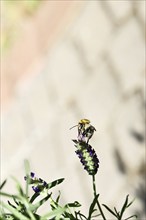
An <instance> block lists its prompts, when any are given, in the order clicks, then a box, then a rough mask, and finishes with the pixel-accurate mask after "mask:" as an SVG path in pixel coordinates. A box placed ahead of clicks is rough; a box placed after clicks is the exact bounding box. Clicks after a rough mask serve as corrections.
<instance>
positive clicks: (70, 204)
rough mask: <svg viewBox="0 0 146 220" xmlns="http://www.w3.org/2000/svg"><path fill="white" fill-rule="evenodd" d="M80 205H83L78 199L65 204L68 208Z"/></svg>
mask: <svg viewBox="0 0 146 220" xmlns="http://www.w3.org/2000/svg"><path fill="white" fill-rule="evenodd" d="M80 206H81V204H80V203H79V202H78V201H75V202H73V203H68V204H66V205H65V207H66V208H67V207H70V208H76V207H80Z"/></svg>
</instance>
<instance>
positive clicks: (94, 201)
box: [88, 194, 99, 219]
mask: <svg viewBox="0 0 146 220" xmlns="http://www.w3.org/2000/svg"><path fill="white" fill-rule="evenodd" d="M98 197H99V194H97V195H96V196H95V197H94V199H93V202H92V203H91V205H90V208H89V216H88V219H91V216H92V213H93V212H94V207H95V205H96V203H97V199H98Z"/></svg>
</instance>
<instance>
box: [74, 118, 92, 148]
mask: <svg viewBox="0 0 146 220" xmlns="http://www.w3.org/2000/svg"><path fill="white" fill-rule="evenodd" d="M74 127H78V140H79V141H84V142H86V143H87V144H88V142H89V140H90V139H91V137H92V136H93V134H94V131H96V129H95V128H94V127H93V126H92V125H90V120H88V119H81V120H80V121H79V123H78V124H77V125H74V126H73V127H71V128H70V129H72V128H74Z"/></svg>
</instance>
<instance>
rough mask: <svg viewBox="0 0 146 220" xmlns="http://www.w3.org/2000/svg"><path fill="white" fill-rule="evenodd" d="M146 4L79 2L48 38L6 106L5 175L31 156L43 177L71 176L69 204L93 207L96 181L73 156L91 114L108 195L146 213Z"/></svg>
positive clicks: (101, 187) (19, 170)
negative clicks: (82, 122) (81, 125)
mask: <svg viewBox="0 0 146 220" xmlns="http://www.w3.org/2000/svg"><path fill="white" fill-rule="evenodd" d="M47 4H48V3H46V5H47ZM144 5H145V2H144V1H142V0H141V1H117V2H116V1H84V3H83V4H82V5H80V2H79V3H78V4H77V5H76V7H73V6H72V10H71V11H72V16H71V17H72V18H73V16H74V19H70V23H69V25H68V22H67V20H66V23H63V24H64V26H65V27H66V28H62V29H61V30H62V32H61V33H62V34H61V35H59V37H58V38H55V40H54V41H53V46H52V47H50V44H49V43H48V40H47V41H46V44H45V45H44V48H45V53H40V52H38V53H39V55H38V56H37V63H36V62H34V63H32V64H31V66H29V65H28V66H27V69H29V71H28V70H27V71H26V72H24V73H25V74H27V77H24V78H21V80H19V81H17V83H16V84H15V85H14V87H13V88H14V89H13V95H12V98H11V103H10V102H9V107H8V108H7V109H5V110H4V111H3V118H2V139H3V140H2V163H1V164H2V175H3V177H6V176H7V175H8V174H13V175H16V174H17V176H18V177H19V178H22V175H23V160H24V159H25V158H28V159H29V160H30V164H31V167H32V169H33V170H34V171H35V172H37V173H38V175H40V176H42V177H43V178H46V179H49V180H52V179H54V178H59V177H65V179H66V181H65V183H64V185H62V190H63V192H62V196H63V198H64V201H68V200H70V201H74V200H79V201H80V202H81V203H83V205H84V207H83V210H84V211H85V212H86V211H87V207H88V204H89V202H90V201H91V199H92V190H91V187H90V184H91V180H90V178H89V176H87V174H86V172H85V171H84V170H82V167H81V165H80V163H79V161H78V158H76V155H75V153H74V150H75V149H74V146H73V143H72V142H71V139H73V138H75V137H76V130H75V129H74V130H72V131H69V128H70V127H71V126H73V125H74V124H76V123H77V122H78V120H79V119H80V118H89V119H90V120H91V122H92V124H93V125H94V126H95V127H96V129H97V132H96V133H95V135H94V137H93V140H92V145H93V146H94V147H95V149H96V151H97V154H98V157H99V159H100V168H99V172H98V174H97V185H98V191H99V192H100V194H101V200H102V201H103V202H107V203H110V204H111V205H116V204H118V205H119V204H121V202H122V201H123V200H124V197H125V195H126V194H131V197H132V198H133V197H137V198H139V199H137V200H136V202H135V203H134V208H133V209H134V210H136V211H137V212H140V217H141V218H142V217H143V216H144V210H143V209H142V203H141V201H142V199H143V198H142V196H140V195H141V194H140V193H141V192H142V190H144V186H143V184H144V182H143V172H144V163H145V154H144V153H145V149H144V142H145V137H144V102H145V100H144V71H145V60H144V58H145V57H144V46H145V38H144V22H145V12H144V10H143V9H144ZM55 7H56V6H55ZM59 7H60V6H59ZM77 9H80V11H78V13H76V12H77V11H76V10H77ZM62 13H63V12H62ZM75 15H76V16H75ZM48 16H49V15H48ZM59 18H60V17H59ZM67 18H68V16H67V17H66V19H67ZM46 19H48V18H46ZM58 22H59V21H58ZM32 27H34V26H33V25H32ZM46 28H47V26H46ZM44 37H46V38H47V39H48V38H49V35H48V36H44ZM28 38H29V35H28ZM28 49H29V48H28ZM21 58H22V57H21V55H20V59H21ZM22 61H23V60H22ZM17 62H18V63H19V56H18V60H17ZM14 63H15V64H16V61H14ZM8 67H9V66H8ZM8 67H7V69H9V68H8ZM36 73H37V74H36ZM25 74H24V75H25ZM8 161H9V162H8ZM72 188H74V190H72ZM131 211H132V210H131Z"/></svg>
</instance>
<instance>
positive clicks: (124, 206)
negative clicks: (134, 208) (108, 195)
mask: <svg viewBox="0 0 146 220" xmlns="http://www.w3.org/2000/svg"><path fill="white" fill-rule="evenodd" d="M128 197H129V195H127V196H126V199H125V202H124V204H123V207H122V209H121V212H120V219H122V216H123V214H124V211H125V209H126V208H127V204H128Z"/></svg>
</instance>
